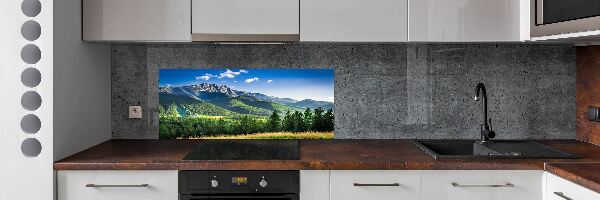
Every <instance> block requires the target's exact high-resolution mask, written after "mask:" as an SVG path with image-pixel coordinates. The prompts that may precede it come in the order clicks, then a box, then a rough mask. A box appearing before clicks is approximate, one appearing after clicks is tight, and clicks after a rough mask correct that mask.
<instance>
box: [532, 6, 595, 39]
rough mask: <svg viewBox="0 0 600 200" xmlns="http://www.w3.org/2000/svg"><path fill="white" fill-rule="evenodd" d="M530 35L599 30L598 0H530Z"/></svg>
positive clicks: (539, 35) (538, 35)
mask: <svg viewBox="0 0 600 200" xmlns="http://www.w3.org/2000/svg"><path fill="white" fill-rule="evenodd" d="M531 1H532V4H531V6H532V9H531V10H532V12H531V15H532V16H531V18H532V25H531V36H533V37H541V36H549V35H558V34H566V33H575V32H585V31H592V30H600V1H598V0H531Z"/></svg>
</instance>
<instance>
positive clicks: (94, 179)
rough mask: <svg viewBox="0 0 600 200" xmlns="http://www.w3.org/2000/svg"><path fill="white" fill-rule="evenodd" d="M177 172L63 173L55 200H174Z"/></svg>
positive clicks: (58, 176) (91, 171) (70, 171)
mask: <svg viewBox="0 0 600 200" xmlns="http://www.w3.org/2000/svg"><path fill="white" fill-rule="evenodd" d="M177 179H178V178H177V171H173V170H140V171H137V170H132V171H127V170H118V171H113V170H89V171H88V170H66V171H58V172H57V197H58V200H137V199H139V200H177V199H178V198H179V196H178V188H177V185H178V181H177Z"/></svg>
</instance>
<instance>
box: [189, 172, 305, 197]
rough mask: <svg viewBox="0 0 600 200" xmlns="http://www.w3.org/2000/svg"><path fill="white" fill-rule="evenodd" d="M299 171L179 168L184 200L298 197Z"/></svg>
mask: <svg viewBox="0 0 600 200" xmlns="http://www.w3.org/2000/svg"><path fill="white" fill-rule="evenodd" d="M299 179H300V175H299V171H196V170H194V171H179V199H180V200H206V199H219V200H239V199H244V200H252V199H253V200H298V199H299V191H300V180H299Z"/></svg>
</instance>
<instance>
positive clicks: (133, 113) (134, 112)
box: [129, 106, 142, 119]
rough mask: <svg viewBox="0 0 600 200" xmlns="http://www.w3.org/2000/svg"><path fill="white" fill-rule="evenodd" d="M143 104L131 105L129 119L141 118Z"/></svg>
mask: <svg viewBox="0 0 600 200" xmlns="http://www.w3.org/2000/svg"><path fill="white" fill-rule="evenodd" d="M141 118H142V106H129V119H141Z"/></svg>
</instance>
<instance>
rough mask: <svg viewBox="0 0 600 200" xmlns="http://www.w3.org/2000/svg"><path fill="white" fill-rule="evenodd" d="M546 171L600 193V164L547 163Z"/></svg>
mask: <svg viewBox="0 0 600 200" xmlns="http://www.w3.org/2000/svg"><path fill="white" fill-rule="evenodd" d="M545 170H546V171H548V172H550V173H552V174H554V175H556V176H559V177H561V178H564V179H566V180H568V181H571V182H573V183H577V184H579V185H581V186H583V187H586V188H588V189H590V190H593V191H595V192H598V193H600V162H595V163H574V162H565V163H546V167H545Z"/></svg>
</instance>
